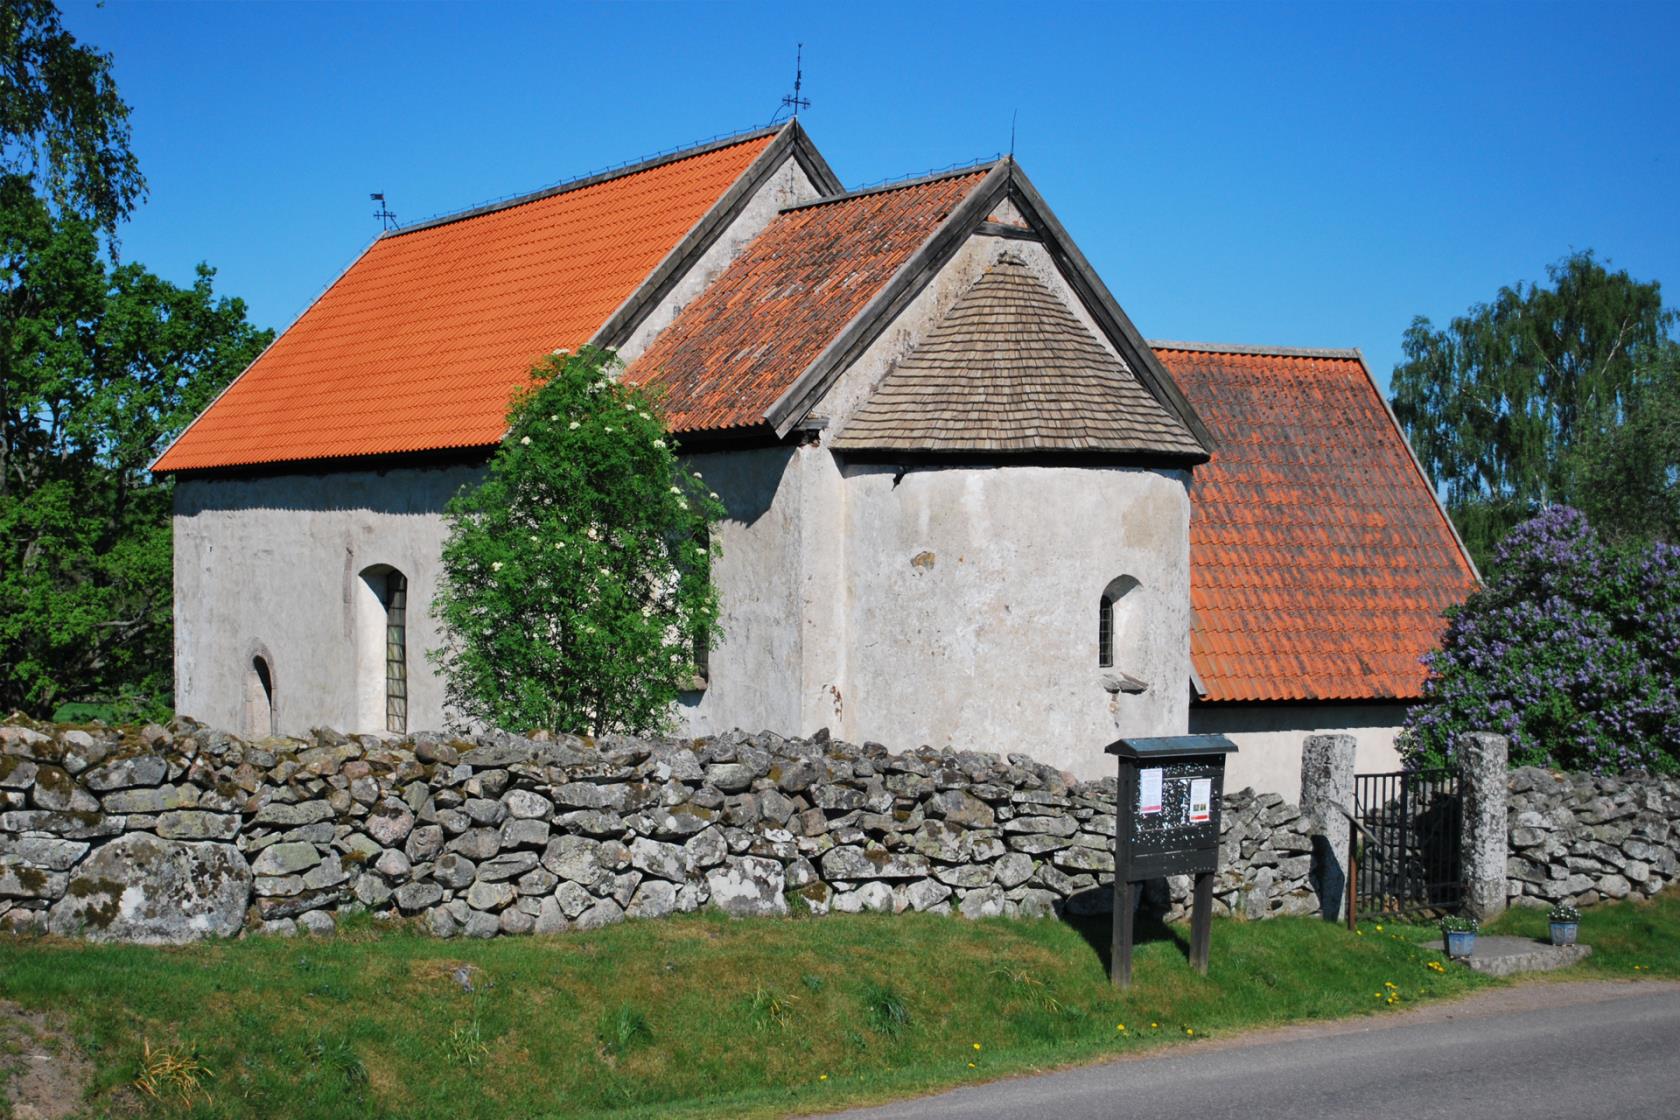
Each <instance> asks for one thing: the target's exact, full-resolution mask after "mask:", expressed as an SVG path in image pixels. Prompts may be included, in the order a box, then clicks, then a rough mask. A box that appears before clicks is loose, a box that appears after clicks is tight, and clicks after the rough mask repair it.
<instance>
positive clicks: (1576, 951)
mask: <svg viewBox="0 0 1680 1120" xmlns="http://www.w3.org/2000/svg"><path fill="white" fill-rule="evenodd" d="M1590 956H1592V946H1591V945H1552V944H1550V943H1548V942H1545V941H1535V940H1533V939H1532V938H1528V937H1503V936H1499V935H1495V934H1486V933H1483V934H1478V935H1477V937H1476V948H1475V949H1474V950H1473V951H1472V952H1471V954H1470V956H1469V957H1468V958H1465V959H1464V963H1465V964H1467V965H1469V966H1470V967H1471V968H1473V969H1475V970H1476V971H1477V972H1482V973H1486V974H1487V975H1489V976H1515V975H1516V974H1517V973H1519V972H1550V971H1551V970H1552V969H1555V968H1568V967H1569V966H1570V965H1572V964H1580V963H1581V962H1582V961H1584V960H1586V959H1587V958H1588V957H1590Z"/></svg>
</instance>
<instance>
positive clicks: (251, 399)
mask: <svg viewBox="0 0 1680 1120" xmlns="http://www.w3.org/2000/svg"><path fill="white" fill-rule="evenodd" d="M773 139H774V135H773V134H772V133H769V132H761V133H756V134H753V135H750V136H746V137H743V138H742V139H741V140H739V141H737V142H734V143H725V144H722V145H718V146H714V147H708V148H702V149H698V150H697V151H696V152H695V153H694V154H691V155H678V156H674V157H671V158H669V159H666V160H663V161H660V162H658V163H654V164H652V165H651V166H640V167H638V168H632V169H629V170H627V171H625V172H623V173H619V174H616V175H612V176H607V177H601V178H598V179H593V180H586V181H584V182H583V183H581V184H579V185H578V186H576V187H573V188H561V189H560V190H558V191H557V192H552V193H550V192H543V193H540V194H538V195H536V196H533V197H532V198H530V199H529V200H525V201H517V200H516V201H515V202H513V203H510V204H507V205H503V206H498V207H494V208H491V209H488V210H486V211H483V212H470V213H468V214H466V215H463V216H462V217H461V218H459V219H457V220H445V221H441V222H439V223H436V224H430V225H426V226H421V227H418V228H415V229H412V230H405V231H397V232H395V233H391V234H387V235H386V236H384V237H381V238H380V239H379V240H377V241H375V242H374V243H373V244H372V245H371V246H370V247H369V248H368V250H367V251H366V252H365V253H363V254H362V256H361V257H360V258H359V259H358V260H357V261H356V262H355V263H354V264H353V265H351V266H350V268H349V269H348V270H347V271H346V272H345V273H344V275H343V276H341V277H339V279H338V281H337V282H336V283H334V284H333V285H332V287H330V288H329V289H327V291H326V292H325V293H324V294H323V295H322V296H321V297H320V299H318V300H317V301H316V302H315V303H314V304H313V305H312V306H311V307H310V308H309V309H308V310H307V311H305V312H304V314H303V315H302V316H300V317H299V319H298V320H297V322H295V323H293V324H292V326H291V327H290V328H289V329H287V330H286V332H285V333H284V334H282V335H281V336H280V337H279V338H278V339H276V340H275V342H274V344H273V345H272V346H271V347H269V349H268V350H267V351H266V352H265V353H264V354H263V355H262V356H261V357H259V358H258V359H257V360H256V362H254V363H253V364H252V365H251V367H250V368H249V369H247V370H246V371H245V373H244V374H243V375H241V376H240V377H239V378H238V379H237V380H236V381H235V382H234V383H233V384H232V385H231V386H229V387H228V389H227V390H226V391H225V392H224V393H223V394H222V396H221V397H220V398H219V399H217V400H216V402H215V403H214V404H212V405H211V406H210V408H209V409H207V410H206V411H205V412H204V414H203V415H201V416H200V417H199V418H198V419H197V420H196V421H194V423H193V424H192V425H191V426H190V427H189V428H188V429H187V431H186V432H185V433H183V435H182V436H181V438H180V439H179V440H177V441H176V443H175V444H174V445H173V446H172V447H170V448H169V449H168V450H167V451H166V452H165V453H164V454H163V455H162V456H161V457H160V458H159V460H158V461H157V463H156V464H154V469H156V470H160V471H171V470H191V469H195V468H207V467H229V466H242V465H249V464H257V463H275V462H288V461H299V460H312V459H330V458H339V457H347V456H360V455H377V454H385V453H392V452H405V451H421V450H436V449H443V448H456V447H479V446H489V445H492V444H495V443H496V442H497V441H499V440H500V439H501V436H502V432H503V430H504V428H505V425H504V420H505V417H506V412H507V405H508V400H509V395H510V394H511V393H512V391H513V390H514V389H516V388H518V387H519V386H521V385H523V384H525V383H526V381H527V379H528V377H529V374H530V370H531V367H532V365H533V364H534V363H535V362H536V361H537V359H538V358H539V357H541V356H542V355H544V354H547V353H548V352H549V351H551V350H553V349H554V348H556V347H560V346H565V347H576V346H578V345H580V344H581V343H584V342H587V341H589V339H590V338H591V337H593V335H594V334H595V332H596V331H598V330H599V329H600V328H601V326H602V325H603V324H604V323H605V322H606V321H607V319H608V318H609V317H610V316H611V315H612V314H613V312H614V311H615V310H617V309H618V307H619V305H620V304H622V303H623V302H624V301H625V300H626V299H627V298H628V297H629V296H630V295H631V294H632V293H634V292H635V291H636V289H637V288H638V287H639V286H640V285H641V283H642V282H643V281H644V280H645V279H646V278H647V277H648V275H649V274H650V273H651V272H653V270H654V269H655V267H656V266H658V264H659V262H660V261H661V260H662V259H664V257H665V256H666V254H667V253H669V252H670V251H671V250H672V249H673V248H675V247H676V246H677V245H678V243H679V242H680V241H681V240H682V238H683V236H684V235H685V234H686V233H688V232H689V230H690V229H692V228H693V227H694V225H695V223H696V222H698V221H699V220H700V219H701V218H702V217H703V216H704V215H705V214H706V212H707V210H709V209H710V208H711V207H712V205H713V204H714V203H716V202H717V201H718V199H719V198H720V197H721V196H722V195H723V194H724V192H725V191H727V190H728V189H729V187H730V185H731V184H732V183H734V182H735V181H736V179H737V178H739V177H740V176H741V174H742V173H743V172H744V171H746V170H747V168H748V166H749V165H750V164H751V163H752V161H753V159H754V158H755V157H757V156H758V155H759V154H760V153H761V152H763V151H764V149H765V148H766V147H768V146H769V145H770V143H771V142H772V140H773Z"/></svg>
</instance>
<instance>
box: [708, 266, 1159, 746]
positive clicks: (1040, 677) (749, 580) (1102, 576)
mask: <svg viewBox="0 0 1680 1120" xmlns="http://www.w3.org/2000/svg"><path fill="white" fill-rule="evenodd" d="M1006 251H1007V252H1013V253H1014V254H1015V255H1017V256H1019V257H1021V258H1022V259H1024V260H1025V261H1026V262H1027V263H1028V265H1029V267H1031V268H1032V269H1033V271H1034V272H1036V273H1037V274H1038V275H1039V276H1040V277H1041V278H1042V279H1043V280H1044V281H1045V282H1046V283H1047V284H1049V285H1050V287H1051V290H1052V291H1055V292H1057V293H1058V294H1059V295H1060V296H1061V297H1062V299H1063V300H1064V302H1066V303H1067V304H1068V306H1069V307H1070V308H1071V309H1072V310H1073V312H1074V314H1075V315H1077V316H1078V317H1079V318H1080V320H1081V321H1082V322H1084V323H1085V324H1086V325H1087V326H1088V327H1089V328H1090V329H1091V330H1092V333H1093V334H1095V335H1096V336H1097V337H1098V338H1101V337H1102V334H1101V332H1100V331H1098V330H1097V328H1096V326H1095V323H1094V322H1093V321H1092V320H1091V317H1090V316H1089V314H1088V313H1087V312H1086V311H1085V309H1084V307H1083V306H1082V305H1081V304H1080V303H1079V301H1078V300H1077V298H1076V297H1075V296H1074V294H1073V292H1072V290H1071V289H1070V288H1069V287H1068V285H1067V284H1066V282H1065V281H1064V280H1063V278H1062V277H1061V275H1060V272H1059V271H1058V270H1057V269H1056V266H1055V264H1054V262H1053V261H1052V260H1051V259H1050V257H1049V254H1048V253H1047V252H1045V250H1044V249H1043V248H1042V246H1040V245H1038V244H1036V243H1034V242H1028V241H1022V240H1018V239H1005V238H998V237H992V236H979V235H976V236H974V237H971V238H969V239H968V241H967V242H965V244H964V245H963V246H962V247H961V248H960V249H959V250H958V251H957V253H956V254H955V255H954V257H953V258H952V259H951V260H950V261H949V262H947V264H946V265H945V266H944V267H943V268H942V269H941V270H940V272H939V273H938V275H936V276H935V277H934V278H933V279H932V280H931V281H930V282H929V283H928V285H927V286H926V287H924V288H923V290H922V291H921V293H919V294H918V295H917V297H916V298H915V299H914V300H912V301H911V303H910V304H909V306H908V307H906V309H905V310H904V311H903V312H902V313H901V314H900V315H899V316H898V318H897V319H896V320H895V321H894V322H893V323H892V324H890V325H889V326H888V327H887V328H886V330H885V331H883V332H882V333H881V335H880V336H878V337H877V338H876V339H875V340H874V342H872V343H871V344H870V345H869V346H868V347H867V348H866V349H865V350H864V352H863V353H862V354H861V355H860V356H859V357H858V358H857V359H856V360H854V361H853V363H852V364H851V365H850V366H849V367H848V368H847V369H846V370H845V371H844V372H843V374H842V375H841V377H840V378H839V379H838V380H837V381H836V383H835V385H834V386H833V387H832V388H830V390H829V391H828V392H827V393H826V395H825V396H824V398H823V399H822V400H821V401H820V402H819V403H818V405H817V406H816V408H815V409H814V410H813V415H814V416H816V417H818V418H821V419H826V420H827V421H828V427H827V428H826V430H824V431H822V432H813V433H811V434H810V435H809V436H807V437H806V438H805V439H804V440H803V441H802V442H801V443H800V444H799V445H798V446H797V447H787V448H782V449H778V450H776V451H774V452H769V451H765V452H751V453H744V452H730V453H722V454H718V455H715V456H701V457H698V458H697V459H696V466H697V467H698V468H699V469H701V470H702V471H703V472H704V473H705V474H706V477H707V478H708V479H709V480H712V481H713V483H714V488H715V489H717V490H718V492H719V493H720V494H721V495H722V496H723V498H724V501H725V504H726V505H727V506H728V507H729V508H730V510H731V516H730V519H729V521H728V522H727V523H726V524H725V525H724V526H723V527H722V528H721V529H720V537H719V540H720V543H721V545H722V555H721V556H720V558H719V559H718V561H717V563H716V564H715V565H714V578H715V579H716V580H717V582H718V588H719V594H720V597H721V598H722V600H723V608H724V618H723V627H724V631H725V634H724V637H723V641H722V645H721V646H720V647H719V649H718V650H717V651H716V652H715V653H714V654H713V658H712V667H713V671H712V677H711V680H710V682H709V687H708V688H707V690H706V691H705V693H703V694H699V695H695V696H690V697H688V698H687V702H686V703H685V705H684V708H683V709H682V715H683V719H684V725H685V727H686V728H687V729H688V730H689V731H691V732H693V733H696V734H700V733H706V732H711V731H717V730H722V729H725V728H729V727H734V726H743V727H747V728H759V727H767V728H771V729H773V730H777V731H782V732H784V733H799V734H808V733H810V732H812V731H815V730H816V729H818V728H820V727H827V728H828V729H829V730H830V731H832V732H833V733H834V734H836V735H839V736H843V737H845V738H848V739H852V740H860V739H875V740H878V741H880V742H883V743H887V744H890V745H892V746H893V747H895V748H904V747H911V746H915V745H918V744H921V743H931V744H933V745H936V746H955V747H964V748H971V749H978V750H990V751H1026V752H1028V753H1031V754H1033V755H1035V756H1036V757H1038V758H1040V759H1042V760H1044V761H1046V762H1050V763H1052V764H1054V765H1058V766H1061V767H1063V768H1065V769H1068V770H1071V771H1073V772H1074V773H1076V774H1079V775H1080V776H1082V777H1097V776H1102V775H1104V774H1107V773H1108V772H1109V770H1110V768H1111V766H1112V763H1111V761H1110V760H1109V759H1108V758H1107V757H1106V756H1105V755H1104V754H1103V753H1102V748H1103V747H1104V746H1105V745H1107V744H1108V743H1109V742H1111V741H1112V740H1113V739H1115V738H1118V737H1120V736H1121V735H1123V734H1131V735H1141V734H1153V735H1166V734H1178V733H1182V732H1183V731H1184V730H1185V728H1186V713H1187V707H1188V699H1189V697H1188V691H1189V690H1188V683H1187V682H1188V681H1189V678H1190V662H1189V511H1190V506H1189V497H1188V493H1187V490H1188V484H1189V474H1188V472H1185V471H1180V470H1151V469H1139V468H1131V467H1119V466H1094V467H1093V466H1054V465H1046V464H1039V465H1003V464H998V465H969V466H954V467H944V468H934V467H928V466H917V467H914V468H913V469H910V470H907V471H905V472H904V473H903V475H902V476H900V475H899V472H898V470H897V467H896V466H895V465H893V464H891V463H862V462H846V461H842V460H840V459H837V458H836V457H835V456H834V455H833V454H832V453H831V452H830V451H829V450H828V449H827V447H826V446H825V445H824V443H825V440H826V438H827V437H828V436H829V435H831V434H832V433H834V432H836V431H838V430H840V429H841V428H842V427H843V425H844V422H845V419H846V417H848V416H850V414H851V413H852V412H853V411H854V410H855V409H856V408H857V407H858V406H859V405H860V404H861V403H862V402H863V401H865V400H867V399H868V396H869V394H870V393H871V392H872V391H873V389H874V387H875V385H876V384H878V383H879V381H880V379H881V377H883V376H884V375H885V374H886V373H887V372H888V370H890V369H891V368H892V367H893V366H894V365H895V364H896V363H897V362H898V361H899V360H900V359H901V358H903V357H904V356H905V355H906V354H908V353H909V352H910V351H911V350H912V349H914V347H915V345H916V343H917V342H919V341H920V339H921V338H922V337H923V336H924V335H925V334H926V332H927V331H928V330H929V329H930V328H931V327H932V326H933V325H934V324H936V323H937V322H938V321H939V320H940V319H941V318H942V317H943V316H944V315H945V313H946V312H947V311H949V309H950V307H951V305H952V304H953V303H955V301H956V300H957V299H958V298H959V297H960V296H961V295H962V293H963V292H965V291H966V290H967V289H968V287H969V286H971V285H972V284H973V283H974V281H975V280H976V279H978V278H979V276H980V274H981V273H982V272H984V271H985V269H986V268H987V267H988V266H990V265H991V264H992V263H993V262H994V261H995V260H996V259H997V257H998V256H999V255H1000V254H1001V253H1003V252H1006ZM1116 356H1118V355H1116ZM740 495H748V496H749V497H748V499H747V500H746V501H744V502H743V501H742V500H741V497H740ZM1128 575H1129V576H1131V577H1133V578H1135V579H1136V580H1138V582H1139V585H1140V586H1139V588H1138V589H1137V590H1136V591H1134V592H1132V593H1131V594H1130V595H1128V596H1127V600H1128V602H1127V604H1126V608H1127V610H1126V616H1125V622H1126V625H1125V627H1124V628H1122V630H1121V634H1120V637H1121V641H1120V645H1119V647H1118V648H1117V650H1116V660H1115V665H1114V669H1116V670H1119V671H1120V672H1123V673H1126V674H1128V675H1130V676H1133V677H1136V678H1139V679H1141V680H1143V681H1144V682H1146V684H1147V688H1146V690H1145V691H1144V692H1142V693H1140V694H1129V693H1117V692H1111V691H1110V690H1109V688H1108V687H1107V686H1108V684H1109V683H1110V682H1111V681H1112V672H1111V671H1110V670H1105V669H1102V668H1100V667H1099V666H1098V664H1097V612H1098V603H1099V600H1100V598H1101V596H1102V592H1103V589H1104V588H1105V587H1107V586H1108V585H1109V583H1110V582H1111V581H1112V580H1114V579H1116V578H1117V577H1121V576H1128ZM1134 600H1135V601H1134Z"/></svg>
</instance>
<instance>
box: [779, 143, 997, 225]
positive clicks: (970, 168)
mask: <svg viewBox="0 0 1680 1120" xmlns="http://www.w3.org/2000/svg"><path fill="white" fill-rule="evenodd" d="M1002 162H1003V159H1000V158H996V157H994V158H992V159H983V160H980V161H978V162H976V163H966V164H963V165H961V166H959V167H947V168H945V169H944V170H943V171H935V172H932V173H931V174H927V175H917V176H913V177H911V178H908V179H898V180H895V181H893V182H890V183H877V184H876V185H875V186H872V187H859V188H858V189H857V190H855V191H845V192H843V193H841V194H831V195H828V196H827V197H824V198H813V199H812V200H811V201H809V202H796V203H794V204H793V205H792V206H784V207H782V209H781V211H780V212H781V213H783V214H791V213H793V212H794V211H796V210H811V209H814V208H816V207H818V206H827V205H828V204H829V203H831V202H849V201H851V200H852V199H854V198H864V197H866V196H868V195H873V194H886V193H888V192H890V191H902V190H907V189H909V188H910V187H922V186H926V185H927V184H929V183H938V182H943V181H944V180H946V179H960V178H962V177H963V176H964V175H974V174H977V173H979V172H982V171H990V170H991V169H992V168H994V167H996V166H997V165H998V164H1000V163H1002Z"/></svg>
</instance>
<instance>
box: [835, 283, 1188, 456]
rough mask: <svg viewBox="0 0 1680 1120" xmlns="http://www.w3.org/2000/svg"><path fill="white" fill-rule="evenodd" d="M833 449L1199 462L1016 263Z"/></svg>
mask: <svg viewBox="0 0 1680 1120" xmlns="http://www.w3.org/2000/svg"><path fill="white" fill-rule="evenodd" d="M831 446H832V447H833V448H834V449H835V450H837V451H936V452H949V451H962V452H1010V453H1018V452H1040V451H1044V452H1058V451H1077V452H1106V453H1121V454H1132V455H1151V456H1167V457H1172V458H1175V459H1180V460H1184V461H1196V462H1199V461H1201V460H1203V459H1205V458H1206V457H1207V453H1206V451H1204V450H1203V448H1202V445H1201V444H1200V443H1198V442H1197V441H1196V437H1195V436H1193V435H1191V434H1190V430H1189V429H1188V428H1186V427H1185V426H1184V424H1183V423H1182V422H1181V421H1180V420H1179V419H1178V417H1176V416H1174V415H1173V414H1172V413H1170V412H1168V411H1167V409H1166V408H1164V407H1163V406H1162V405H1161V403H1160V402H1159V401H1157V400H1156V399H1155V398H1154V397H1152V396H1150V394H1149V390H1147V389H1145V388H1144V387H1143V385H1142V384H1141V383H1140V382H1139V381H1138V379H1137V377H1136V376H1135V375H1134V374H1133V373H1132V371H1131V370H1129V369H1127V368H1126V366H1125V365H1124V364H1123V363H1122V362H1121V361H1120V359H1119V358H1117V357H1115V356H1114V354H1113V352H1111V351H1110V350H1109V348H1108V347H1106V346H1104V345H1103V344H1102V343H1101V342H1099V341H1097V336H1096V335H1095V334H1094V333H1092V331H1091V329H1090V328H1089V327H1087V326H1086V325H1085V324H1084V323H1081V322H1080V321H1079V320H1078V319H1077V318H1075V317H1074V314H1073V312H1072V311H1071V310H1070V309H1069V308H1068V306H1067V304H1065V303H1064V302H1062V300H1061V299H1060V298H1059V297H1058V296H1057V295H1056V293H1054V292H1052V291H1051V290H1050V288H1049V286H1048V285H1047V284H1045V282H1044V281H1043V280H1041V279H1039V277H1038V276H1036V275H1034V273H1033V272H1032V270H1031V269H1030V268H1028V267H1027V264H1026V262H1025V261H1023V260H1022V259H1021V258H1020V257H1017V256H1015V255H1013V254H1005V255H1004V256H1002V257H1000V258H999V259H998V260H997V261H996V263H994V264H993V265H992V266H991V267H990V268H988V269H986V271H985V272H983V273H981V275H980V278H979V279H978V280H976V281H975V282H974V284H973V285H972V286H971V287H970V288H969V289H968V290H967V291H966V292H964V293H963V294H962V295H961V296H960V297H958V299H957V301H956V302H955V303H954V304H952V306H951V309H950V311H948V312H946V314H945V316H944V318H943V319H941V320H940V322H939V323H938V324H937V325H935V326H934V328H933V329H932V330H931V331H929V332H928V333H927V336H926V337H925V338H923V339H922V340H921V341H920V342H918V343H917V344H916V348H915V349H914V350H913V351H912V352H911V353H910V354H909V355H908V356H907V357H905V358H904V360H903V361H901V362H899V363H898V365H897V366H895V367H894V368H893V369H892V371H891V372H889V373H888V374H887V375H886V376H885V377H884V378H882V379H881V384H880V385H879V386H877V387H876V389H875V391H874V393H873V394H872V395H871V396H870V398H869V400H868V401H867V402H866V403H865V404H864V405H863V407H861V408H859V409H858V410H857V412H856V413H854V414H853V415H852V417H851V418H850V419H849V420H847V421H846V426H845V428H844V429H843V430H842V431H841V432H840V433H839V435H838V436H837V437H836V438H835V439H834V441H833V443H832V444H831Z"/></svg>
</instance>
